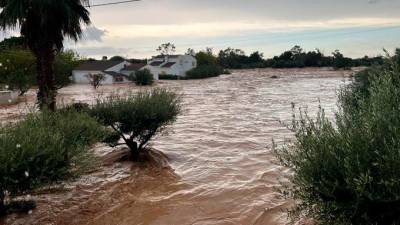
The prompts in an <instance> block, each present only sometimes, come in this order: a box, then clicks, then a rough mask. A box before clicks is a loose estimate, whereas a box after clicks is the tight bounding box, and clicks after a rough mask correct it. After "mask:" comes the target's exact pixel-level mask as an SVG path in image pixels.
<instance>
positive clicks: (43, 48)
mask: <svg viewBox="0 0 400 225" xmlns="http://www.w3.org/2000/svg"><path fill="white" fill-rule="evenodd" d="M88 3H89V1H88V0H69V1H65V0H63V1H60V0H35V1H26V0H1V1H0V29H4V30H7V29H15V28H20V33H21V36H22V37H23V38H24V40H25V45H26V46H27V48H28V49H29V50H30V51H31V52H32V53H33V55H34V56H35V58H36V69H37V76H36V77H37V84H38V93H37V100H38V105H39V107H40V108H41V109H43V108H48V109H50V110H52V111H54V110H55V109H56V96H57V86H56V84H55V75H54V68H53V66H54V61H55V56H56V54H57V53H58V52H60V51H61V50H62V49H63V47H64V44H63V43H64V39H65V37H69V38H71V39H72V40H78V38H79V37H80V35H81V34H82V27H81V25H84V24H85V25H88V24H90V18H89V11H88V10H87V9H86V8H85V4H88Z"/></svg>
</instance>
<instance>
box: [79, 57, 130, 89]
mask: <svg viewBox="0 0 400 225" xmlns="http://www.w3.org/2000/svg"><path fill="white" fill-rule="evenodd" d="M130 65H131V63H129V62H127V61H122V62H110V61H94V62H86V63H84V64H82V65H81V66H80V67H78V68H77V69H76V70H73V71H72V78H73V81H74V82H75V83H77V84H90V79H89V78H88V75H89V74H103V75H104V77H105V79H104V80H103V81H102V82H101V84H114V83H126V82H130V81H129V80H128V76H129V75H130V74H131V73H134V72H135V71H130V70H127V69H126V68H127V67H128V66H130Z"/></svg>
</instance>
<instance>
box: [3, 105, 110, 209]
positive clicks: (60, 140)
mask: <svg viewBox="0 0 400 225" xmlns="http://www.w3.org/2000/svg"><path fill="white" fill-rule="evenodd" d="M105 134H106V133H105V130H104V128H103V127H102V126H101V125H99V124H98V123H97V122H96V120H94V119H93V118H91V117H90V116H89V115H87V114H80V113H77V112H73V111H68V112H63V113H49V112H43V113H37V114H30V115H28V116H27V118H26V119H25V120H23V121H20V122H17V123H16V124H13V125H6V126H3V127H1V128H0V214H4V213H6V211H7V207H6V205H7V204H9V202H5V199H6V197H7V196H6V195H9V196H8V197H9V198H11V199H12V198H13V197H15V196H17V195H20V194H25V193H26V192H27V191H29V190H32V189H35V188H39V187H42V186H44V185H48V184H53V183H55V182H59V181H63V180H66V179H71V178H74V177H76V176H77V175H79V174H80V173H81V172H82V171H83V170H84V169H85V168H87V167H88V166H89V165H90V162H91V159H92V155H91V152H90V151H88V149H87V148H86V147H87V146H89V145H91V144H94V143H96V142H97V141H98V140H100V139H102V138H103V136H104V135H105Z"/></svg>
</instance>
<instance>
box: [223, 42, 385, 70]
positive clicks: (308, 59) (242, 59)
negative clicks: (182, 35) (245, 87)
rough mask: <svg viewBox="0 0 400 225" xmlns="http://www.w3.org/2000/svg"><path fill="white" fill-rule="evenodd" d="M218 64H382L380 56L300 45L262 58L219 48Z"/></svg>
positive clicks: (244, 66)
mask: <svg viewBox="0 0 400 225" xmlns="http://www.w3.org/2000/svg"><path fill="white" fill-rule="evenodd" d="M217 61H218V64H219V65H220V66H222V67H223V68H228V69H247V68H264V67H272V68H302V67H335V68H337V69H347V68H349V67H353V66H371V65H375V64H382V62H383V58H382V57H373V58H370V57H368V56H365V57H363V58H360V59H350V58H347V57H344V56H343V55H342V54H341V53H340V52H339V51H335V52H333V53H332V56H325V55H324V54H323V53H322V52H321V51H320V50H318V49H316V50H315V51H308V52H305V51H304V50H303V49H302V48H301V47H300V46H294V47H293V48H292V49H290V50H288V51H285V52H283V53H282V54H281V55H279V56H275V57H272V58H270V59H264V57H263V54H262V53H260V52H258V51H256V52H253V53H251V54H250V55H246V54H245V52H244V51H243V50H240V49H233V48H227V49H225V50H221V51H220V52H219V54H218V58H217Z"/></svg>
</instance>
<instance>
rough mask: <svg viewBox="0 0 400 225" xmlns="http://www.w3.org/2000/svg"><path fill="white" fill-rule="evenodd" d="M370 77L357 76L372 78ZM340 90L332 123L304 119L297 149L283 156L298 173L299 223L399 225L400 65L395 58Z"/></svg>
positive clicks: (298, 123) (297, 123) (298, 121)
mask: <svg viewBox="0 0 400 225" xmlns="http://www.w3.org/2000/svg"><path fill="white" fill-rule="evenodd" d="M365 74H366V73H365V72H363V73H361V74H359V75H358V76H365ZM367 74H368V82H367V83H363V84H361V85H360V82H364V81H365V80H363V81H360V80H356V81H355V83H354V84H351V85H349V86H347V87H345V88H343V90H342V91H341V94H340V96H339V97H340V98H339V99H340V100H339V112H338V113H337V114H336V119H335V121H334V122H331V121H330V120H328V119H327V117H326V116H325V115H324V112H323V110H321V111H320V113H319V114H318V116H317V118H316V119H311V118H310V117H309V116H308V115H307V114H306V113H304V112H302V113H301V114H300V118H294V120H293V126H292V128H293V131H294V132H295V134H296V139H297V140H296V142H295V143H294V144H293V145H289V146H286V147H285V148H283V149H276V152H277V155H278V156H279V159H280V160H281V162H282V163H283V165H285V166H288V167H290V168H292V169H293V172H294V175H293V177H292V178H291V182H292V185H291V186H290V187H288V189H287V193H288V194H289V195H290V196H291V197H293V198H294V199H295V200H297V201H296V202H297V204H296V207H295V208H294V210H293V211H292V213H293V214H292V215H293V216H299V215H300V216H301V215H304V216H306V217H312V218H314V219H316V221H317V222H319V223H321V224H360V225H361V224H377V225H386V224H400V173H399V172H400V152H399V148H400V117H399V115H400V61H399V58H398V56H396V57H393V58H391V59H388V61H387V62H386V64H385V65H384V66H381V67H380V69H379V70H376V69H373V70H370V71H368V72H367Z"/></svg>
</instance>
